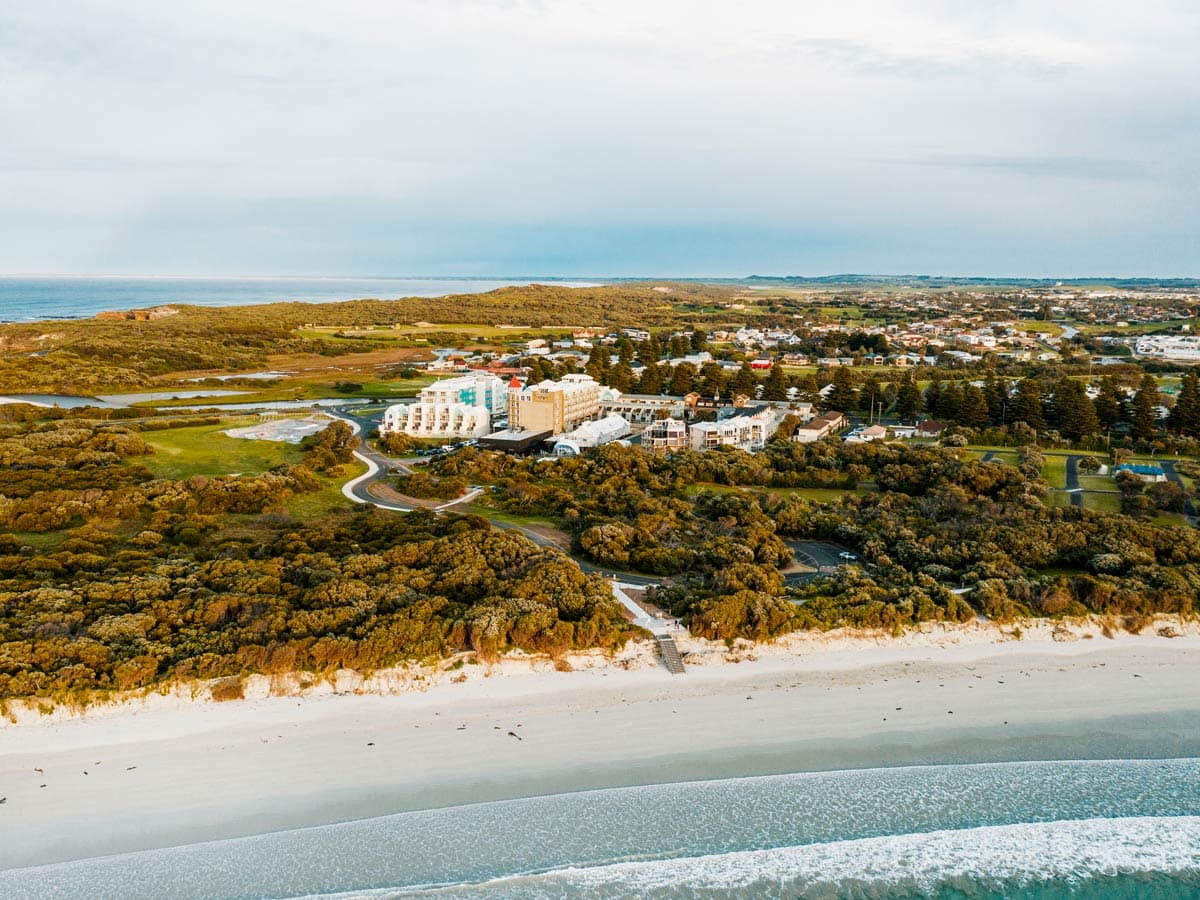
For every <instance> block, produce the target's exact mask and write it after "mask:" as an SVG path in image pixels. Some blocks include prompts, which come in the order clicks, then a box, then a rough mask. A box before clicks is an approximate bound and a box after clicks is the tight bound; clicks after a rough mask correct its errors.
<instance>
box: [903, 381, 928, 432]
mask: <svg viewBox="0 0 1200 900" xmlns="http://www.w3.org/2000/svg"><path fill="white" fill-rule="evenodd" d="M924 408H925V404H924V401H923V400H922V398H921V387H920V385H918V384H917V383H916V381H914V380H913V377H912V376H911V375H909V376H908V377H907V378H905V379H904V383H903V384H901V385H900V393H899V394H897V395H896V415H898V416H899V417H900V419H901V420H902V421H910V420H913V419H916V418H917V416H919V415H921V410H923V409H924Z"/></svg>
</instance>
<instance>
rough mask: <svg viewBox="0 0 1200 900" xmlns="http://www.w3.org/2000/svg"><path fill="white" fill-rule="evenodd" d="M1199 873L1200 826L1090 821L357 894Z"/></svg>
mask: <svg viewBox="0 0 1200 900" xmlns="http://www.w3.org/2000/svg"><path fill="white" fill-rule="evenodd" d="M1138 873H1158V874H1165V875H1195V874H1198V873H1200V817H1198V816H1183V817H1170V818H1164V817H1138V818H1124V819H1083V820H1072V821H1061V822H1037V823H1025V824H1017V825H1000V826H988V827H982V828H968V829H960V830H953V831H934V832H929V833H918V834H900V835H889V836H886V837H875V838H863V839H859V840H851V841H836V842H831V843H823V844H808V845H803V846H794V847H780V848H774V849H769V850H745V851H739V852H734V853H719V854H713V855H709V856H699V857H684V858H676V859H661V860H652V861H639V862H619V863H612V864H609V865H603V866H595V867H592V868H575V867H570V868H564V869H557V870H554V871H550V872H544V873H539V874H530V875H519V876H511V877H507V878H497V879H492V880H490V881H487V882H483V883H480V884H476V885H462V884H459V885H445V886H439V887H426V888H415V889H409V890H401V891H379V892H373V893H365V894H364V893H358V894H343V895H339V897H340V898H343V900H348V898H350V897H368V896H371V897H411V896H430V895H435V896H447V895H449V896H495V897H500V896H504V897H518V898H520V897H543V896H555V897H561V896H567V897H570V896H587V897H610V896H628V895H637V896H640V897H646V896H650V897H673V896H694V895H697V894H700V895H705V894H716V895H721V896H752V895H759V894H760V893H762V892H767V893H768V894H769V895H772V896H774V895H776V892H778V891H780V890H785V891H786V895H787V896H813V895H815V896H826V895H831V896H844V895H846V894H847V893H853V894H855V895H859V896H878V895H891V894H895V893H908V892H919V893H923V894H927V893H932V892H934V891H936V890H938V889H939V888H943V887H946V886H956V887H958V888H960V889H961V888H966V887H967V886H968V885H969V886H970V888H971V889H972V890H974V891H980V890H982V891H988V890H997V891H999V890H1005V891H1007V890H1012V889H1014V888H1019V887H1020V886H1022V885H1025V886H1028V885H1033V884H1043V883H1046V882H1048V881H1065V882H1067V883H1071V882H1079V881H1083V880H1085V879H1094V878H1096V877H1097V876H1110V877H1115V876H1121V875H1132V874H1138Z"/></svg>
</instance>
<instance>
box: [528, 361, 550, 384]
mask: <svg viewBox="0 0 1200 900" xmlns="http://www.w3.org/2000/svg"><path fill="white" fill-rule="evenodd" d="M547 377H549V376H548V374H547V372H546V364H545V362H544V361H543V360H542V358H541V357H540V356H535V357H534V358H533V359H531V360H530V361H529V382H528V383H529V384H538V383H539V382H542V381H545V380H546V378H547Z"/></svg>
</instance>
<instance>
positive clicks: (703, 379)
mask: <svg viewBox="0 0 1200 900" xmlns="http://www.w3.org/2000/svg"><path fill="white" fill-rule="evenodd" d="M698 390H699V391H700V393H702V394H704V395H706V396H709V397H715V396H717V395H718V394H723V393H724V392H725V370H724V369H722V368H721V364H720V363H715V362H710V363H705V364H704V365H703V366H701V367H700V387H699V388H698Z"/></svg>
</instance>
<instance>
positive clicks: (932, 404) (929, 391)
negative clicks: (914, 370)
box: [922, 371, 942, 416]
mask: <svg viewBox="0 0 1200 900" xmlns="http://www.w3.org/2000/svg"><path fill="white" fill-rule="evenodd" d="M922 405H923V406H924V407H925V411H926V412H927V413H929V414H930V415H931V416H936V415H938V411H939V410H940V409H941V406H942V378H941V376H940V375H938V373H937V372H936V371H935V372H934V373H933V378H932V380H930V382H929V387H927V388H925V398H924V400H923V401H922Z"/></svg>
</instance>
